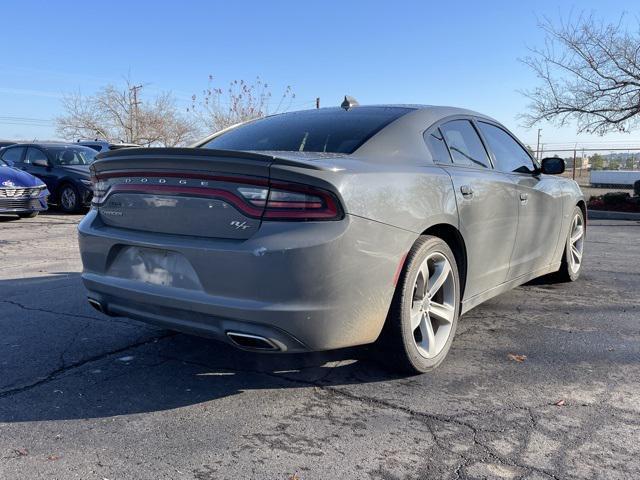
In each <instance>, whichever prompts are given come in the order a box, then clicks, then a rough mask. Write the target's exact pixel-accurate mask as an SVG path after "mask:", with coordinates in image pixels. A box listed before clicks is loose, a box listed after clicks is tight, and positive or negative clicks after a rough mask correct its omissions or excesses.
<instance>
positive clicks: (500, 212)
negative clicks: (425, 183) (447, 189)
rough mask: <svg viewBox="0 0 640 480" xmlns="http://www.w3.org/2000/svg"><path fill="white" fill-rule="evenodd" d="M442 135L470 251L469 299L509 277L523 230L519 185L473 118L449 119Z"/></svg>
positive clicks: (467, 246) (466, 242) (440, 127)
mask: <svg viewBox="0 0 640 480" xmlns="http://www.w3.org/2000/svg"><path fill="white" fill-rule="evenodd" d="M437 135H440V136H441V138H442V142H443V143H444V144H446V146H447V149H448V151H449V154H450V158H449V161H448V162H446V163H443V164H441V166H442V167H443V168H444V169H445V170H446V171H447V172H448V173H449V175H450V176H451V180H452V182H453V186H454V189H455V193H456V201H457V206H458V216H459V221H460V227H459V228H460V232H461V233H462V236H463V238H464V241H465V245H466V249H467V278H466V288H465V292H464V297H465V299H469V298H471V297H473V296H475V295H478V294H480V293H483V292H485V291H487V290H490V289H491V288H493V287H496V286H497V285H500V284H501V283H503V282H504V281H505V280H506V278H507V273H508V270H509V260H510V259H511V251H512V249H513V244H514V242H515V238H516V232H517V217H518V204H517V200H516V191H515V185H514V182H513V180H512V179H511V178H510V176H509V175H505V174H503V173H501V172H497V171H495V170H494V169H493V166H492V164H491V161H490V159H489V155H488V153H487V151H486V149H485V147H484V145H483V143H482V141H481V139H480V136H479V135H478V132H477V131H476V127H475V126H474V124H473V122H472V120H471V119H468V118H460V119H454V120H450V121H447V122H445V123H443V124H441V125H440V126H439V129H438V133H437ZM428 140H429V139H428Z"/></svg>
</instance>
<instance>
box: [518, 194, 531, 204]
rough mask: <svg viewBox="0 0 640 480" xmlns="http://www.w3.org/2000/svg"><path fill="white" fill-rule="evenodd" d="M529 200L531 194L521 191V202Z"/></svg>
mask: <svg viewBox="0 0 640 480" xmlns="http://www.w3.org/2000/svg"><path fill="white" fill-rule="evenodd" d="M527 200H529V194H528V193H521V194H520V202H521V203H527Z"/></svg>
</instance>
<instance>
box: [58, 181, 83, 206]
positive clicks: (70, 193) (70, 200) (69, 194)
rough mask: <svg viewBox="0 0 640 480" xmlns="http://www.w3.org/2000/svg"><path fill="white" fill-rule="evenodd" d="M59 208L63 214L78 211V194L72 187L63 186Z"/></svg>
mask: <svg viewBox="0 0 640 480" xmlns="http://www.w3.org/2000/svg"><path fill="white" fill-rule="evenodd" d="M60 208H61V209H62V211H63V212H65V213H76V212H77V211H78V210H80V194H79V193H78V190H77V189H76V187H74V186H73V185H65V186H63V187H62V190H60Z"/></svg>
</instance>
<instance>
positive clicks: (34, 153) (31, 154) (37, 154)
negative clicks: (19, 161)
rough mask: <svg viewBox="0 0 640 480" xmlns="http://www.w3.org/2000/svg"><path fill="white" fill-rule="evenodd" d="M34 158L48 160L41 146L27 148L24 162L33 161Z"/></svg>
mask: <svg viewBox="0 0 640 480" xmlns="http://www.w3.org/2000/svg"><path fill="white" fill-rule="evenodd" d="M34 160H45V161H47V156H46V155H45V154H44V152H43V151H42V150H40V149H39V148H33V147H29V148H28V149H27V156H26V157H25V158H24V163H33V161H34Z"/></svg>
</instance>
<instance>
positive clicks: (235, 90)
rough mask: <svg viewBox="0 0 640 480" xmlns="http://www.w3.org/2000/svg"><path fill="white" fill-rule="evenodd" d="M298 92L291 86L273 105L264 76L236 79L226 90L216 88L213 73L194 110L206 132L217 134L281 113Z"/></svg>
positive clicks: (197, 97)
mask: <svg viewBox="0 0 640 480" xmlns="http://www.w3.org/2000/svg"><path fill="white" fill-rule="evenodd" d="M294 98H295V94H294V93H293V90H292V88H291V87H290V86H287V87H286V88H285V89H284V92H283V93H282V95H281V96H280V97H279V99H278V103H277V104H276V105H275V106H274V105H272V103H271V102H272V93H271V89H270V87H269V85H268V84H267V83H265V82H263V81H262V80H261V79H260V77H258V78H256V80H255V81H254V82H253V83H248V82H245V81H244V80H234V81H232V82H231V83H229V86H228V87H227V88H226V89H222V88H220V87H216V86H215V85H214V82H213V76H212V75H209V84H208V85H207V88H206V89H204V90H203V91H202V93H201V94H200V95H195V94H194V95H193V96H192V98H191V100H192V102H191V109H190V111H191V113H193V114H194V116H195V118H196V119H197V121H198V123H199V125H200V127H201V128H202V130H203V131H205V132H206V133H213V132H216V131H218V130H222V129H223V128H227V127H230V126H231V125H235V124H236V123H240V122H245V121H247V120H252V119H254V118H260V117H263V116H265V115H268V114H271V113H278V112H280V111H282V110H283V109H286V108H289V107H290V106H291V102H292V101H293V99H294Z"/></svg>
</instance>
